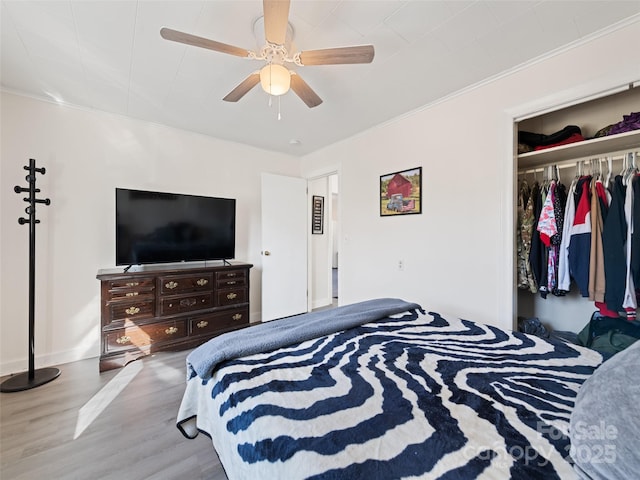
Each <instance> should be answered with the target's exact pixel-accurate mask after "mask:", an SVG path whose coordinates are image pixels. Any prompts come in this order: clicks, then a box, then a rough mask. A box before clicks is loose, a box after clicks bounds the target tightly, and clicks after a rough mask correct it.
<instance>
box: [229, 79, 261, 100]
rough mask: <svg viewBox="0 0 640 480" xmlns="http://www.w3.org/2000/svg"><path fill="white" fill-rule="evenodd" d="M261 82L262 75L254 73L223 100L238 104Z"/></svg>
mask: <svg viewBox="0 0 640 480" xmlns="http://www.w3.org/2000/svg"><path fill="white" fill-rule="evenodd" d="M259 82H260V73H259V72H253V73H252V74H251V75H249V76H248V77H247V78H245V79H244V80H243V81H242V82H240V84H239V85H238V86H237V87H236V88H234V89H233V90H231V91H230V92H229V93H228V94H227V96H226V97H224V98H223V100H224V101H225V102H237V101H238V100H240V99H241V98H242V97H244V96H245V95H246V94H247V92H249V90H251V89H252V88H253V87H255V86H256V85H257V84H258V83H259Z"/></svg>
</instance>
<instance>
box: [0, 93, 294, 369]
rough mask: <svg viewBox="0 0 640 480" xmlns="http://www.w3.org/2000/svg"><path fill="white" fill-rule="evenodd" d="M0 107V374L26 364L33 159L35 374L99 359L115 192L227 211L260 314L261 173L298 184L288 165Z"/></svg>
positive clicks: (54, 111)
mask: <svg viewBox="0 0 640 480" xmlns="http://www.w3.org/2000/svg"><path fill="white" fill-rule="evenodd" d="M1 99H2V102H1V105H0V107H1V120H2V132H1V155H2V156H1V158H2V165H1V170H0V173H1V178H0V188H1V190H0V199H1V207H0V208H1V215H2V220H1V224H0V228H1V229H2V230H1V233H2V235H1V242H2V243H1V246H0V256H1V258H0V273H1V285H0V315H1V317H0V374H6V373H11V372H15V371H24V370H25V369H26V368H27V354H28V333H27V328H28V260H29V254H28V245H29V240H28V239H29V235H28V226H27V225H25V226H20V225H18V222H17V218H18V217H19V216H24V208H25V207H26V205H27V204H26V203H25V202H23V201H22V197H23V196H24V195H16V194H15V193H14V191H13V187H14V185H21V186H26V181H25V179H24V177H25V175H26V171H25V170H23V166H24V165H27V164H28V163H29V158H35V159H36V160H37V165H38V166H44V167H46V169H47V172H46V174H45V175H43V176H39V177H38V180H37V186H38V188H40V189H41V191H42V192H41V194H40V196H41V197H49V198H51V202H52V203H51V206H48V207H46V206H39V207H38V209H37V217H38V218H39V219H40V220H41V222H42V223H40V224H39V225H38V226H37V230H36V232H37V235H36V238H37V248H36V258H37V266H36V295H37V297H36V338H35V349H36V367H40V366H44V365H51V364H60V363H65V362H69V361H73V360H77V359H81V358H88V357H92V356H96V355H98V354H99V314H100V307H99V282H98V280H96V278H95V276H96V273H97V271H98V269H100V268H113V267H114V266H115V256H114V255H115V233H114V221H115V218H114V202H115V193H114V189H115V187H125V188H140V189H148V190H161V191H171V192H179V193H191V194H196V195H211V196H220V197H231V198H236V199H237V245H236V258H237V259H238V260H239V261H246V262H249V263H253V264H254V268H253V269H252V270H251V277H250V281H251V287H252V289H251V315H252V320H253V319H254V317H255V316H257V314H258V312H259V311H260V309H261V308H260V291H261V285H260V276H261V275H260V274H261V266H260V265H261V259H260V235H261V228H260V224H261V222H260V172H262V171H268V172H272V173H279V174H283V175H292V176H299V175H300V166H299V164H300V162H299V160H298V159H297V158H294V157H290V156H286V155H283V154H277V153H273V152H266V151H262V150H258V149H255V148H250V147H246V146H242V145H238V144H234V143H230V142H224V141H220V140H216V139H213V138H210V137H207V136H203V135H199V134H193V133H189V132H184V131H180V130H176V129H171V128H167V127H163V126H159V125H153V124H149V123H144V122H140V121H137V120H133V119H128V118H125V117H121V116H116V115H111V114H106V113H101V112H95V111H89V110H81V109H76V108H70V107H65V106H59V105H55V104H52V103H46V102H42V101H37V100H33V99H29V98H25V97H20V96H16V95H10V94H6V93H3V94H2V97H1Z"/></svg>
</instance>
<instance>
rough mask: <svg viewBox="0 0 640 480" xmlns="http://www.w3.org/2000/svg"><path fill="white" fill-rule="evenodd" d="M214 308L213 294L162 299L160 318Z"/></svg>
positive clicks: (196, 294)
mask: <svg viewBox="0 0 640 480" xmlns="http://www.w3.org/2000/svg"><path fill="white" fill-rule="evenodd" d="M211 307H213V293H211V292H209V293H193V294H191V295H181V296H173V297H163V298H161V299H160V313H159V316H165V315H177V314H179V313H187V312H194V311H196V310H203V309H205V308H211Z"/></svg>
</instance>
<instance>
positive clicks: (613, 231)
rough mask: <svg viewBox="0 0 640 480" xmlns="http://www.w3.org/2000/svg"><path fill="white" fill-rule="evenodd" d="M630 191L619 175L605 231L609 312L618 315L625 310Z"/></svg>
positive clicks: (606, 301) (615, 179)
mask: <svg viewBox="0 0 640 480" xmlns="http://www.w3.org/2000/svg"><path fill="white" fill-rule="evenodd" d="M626 191H627V187H626V186H625V185H624V183H623V182H622V176H621V175H616V177H615V178H614V180H613V185H612V186H611V204H610V205H609V213H607V218H606V219H605V221H604V225H603V229H602V247H603V252H604V274H605V278H606V282H607V283H606V286H605V292H604V301H605V303H606V304H607V308H608V309H609V310H612V311H614V312H619V311H621V310H622V303H623V301H624V293H625V286H626V281H625V280H626V273H627V267H626V264H627V261H626V250H625V241H626V238H627V222H626V220H625V216H624V201H625V196H626Z"/></svg>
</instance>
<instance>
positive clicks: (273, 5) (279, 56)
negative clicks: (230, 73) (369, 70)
mask: <svg viewBox="0 0 640 480" xmlns="http://www.w3.org/2000/svg"><path fill="white" fill-rule="evenodd" d="M289 5H290V1H289V0H263V10H264V35H265V40H266V43H265V45H264V46H263V47H262V48H261V49H260V51H259V52H254V51H251V50H246V49H244V48H240V47H236V46H233V45H228V44H226V43H220V42H216V41H215V40H209V39H207V38H203V37H198V36H196V35H191V34H189V33H184V32H179V31H177V30H172V29H170V28H166V27H165V28H162V29H160V35H161V36H162V38H164V39H165V40H171V41H173V42H178V43H185V44H187V45H193V46H195V47H201V48H207V49H209V50H214V51H216V52H222V53H227V54H229V55H235V56H237V57H243V58H249V59H255V60H261V61H264V62H265V64H264V66H263V67H262V68H261V69H260V70H259V71H255V72H253V73H251V74H250V75H249V76H248V77H247V78H245V79H244V80H243V81H242V82H240V84H239V85H238V86H237V87H235V88H234V89H233V90H231V92H229V93H228V94H227V96H226V97H224V98H223V100H225V101H227V102H237V101H238V100H240V99H241V98H242V97H243V96H244V95H246V94H247V93H248V92H249V91H250V90H251V89H252V88H253V87H255V86H256V85H257V84H258V83H260V84H261V86H262V88H263V90H264V91H265V92H267V93H268V94H270V95H274V96H278V95H283V94H285V93H287V92H288V91H289V89H291V90H293V91H294V92H295V94H296V95H298V97H300V99H301V100H302V101H303V102H304V103H305V104H306V105H307V106H308V107H309V108H313V107H316V106H318V105H320V104H321V103H322V99H321V98H320V97H319V96H318V94H316V92H314V91H313V89H312V88H311V87H310V86H309V85H308V84H307V82H305V81H304V80H303V79H302V77H300V75H299V74H298V73H297V72H295V71H293V70H289V69H288V68H287V67H286V66H285V64H286V63H293V64H295V65H298V66H300V67H302V66H307V65H338V64H355V63H371V62H372V61H373V56H374V49H373V45H360V46H353V47H339V48H327V49H324V50H307V51H302V52H297V53H295V54H293V55H290V52H288V51H287V48H286V44H287V33H288V29H289V27H290V26H289Z"/></svg>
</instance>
